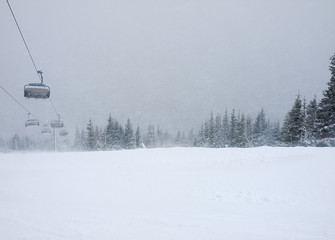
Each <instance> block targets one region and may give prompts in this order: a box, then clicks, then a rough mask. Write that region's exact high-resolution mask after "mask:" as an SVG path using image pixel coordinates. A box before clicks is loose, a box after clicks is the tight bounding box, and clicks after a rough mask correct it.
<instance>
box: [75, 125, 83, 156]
mask: <svg viewBox="0 0 335 240" xmlns="http://www.w3.org/2000/svg"><path fill="white" fill-rule="evenodd" d="M73 147H74V149H75V150H77V151H80V150H83V145H82V141H81V136H80V132H79V129H78V127H76V133H75V138H74V144H73Z"/></svg>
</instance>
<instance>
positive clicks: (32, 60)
mask: <svg viewBox="0 0 335 240" xmlns="http://www.w3.org/2000/svg"><path fill="white" fill-rule="evenodd" d="M6 2H7V4H8V7H9V10H10V12H11V13H12V16H13V18H14V21H15V23H16V26H17V29H18V30H19V32H20V35H21V38H22V40H23V42H24V45H25V46H26V49H27V51H28V54H29V56H30V59H31V62H32V63H33V65H34V68H35V70H36V73H37V75H38V78H39V79H40V80H41V81H42V79H41V76H40V74H39V73H38V70H37V67H36V64H35V61H34V59H33V57H32V55H31V53H30V50H29V48H28V45H27V43H26V40H25V39H24V37H23V34H22V31H21V28H20V26H19V24H18V22H17V20H16V17H15V15H14V12H13V10H12V7H11V6H10V4H9V1H8V0H6Z"/></svg>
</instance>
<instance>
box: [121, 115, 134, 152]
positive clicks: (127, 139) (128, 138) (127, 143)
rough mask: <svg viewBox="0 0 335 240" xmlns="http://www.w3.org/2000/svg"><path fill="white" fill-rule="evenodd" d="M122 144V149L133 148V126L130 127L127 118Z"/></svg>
mask: <svg viewBox="0 0 335 240" xmlns="http://www.w3.org/2000/svg"><path fill="white" fill-rule="evenodd" d="M123 142H124V148H126V149H133V148H135V139H134V131H133V126H132V124H131V122H130V119H129V118H128V120H127V124H126V126H125V128H124V138H123Z"/></svg>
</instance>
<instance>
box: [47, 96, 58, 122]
mask: <svg viewBox="0 0 335 240" xmlns="http://www.w3.org/2000/svg"><path fill="white" fill-rule="evenodd" d="M49 101H50V103H51V106H52V108H53V109H54V111H55V113H56V115H57V116H58V117H59V116H60V115H59V114H58V112H57V110H56V108H55V105H54V104H53V103H52V101H51V98H50V97H49Z"/></svg>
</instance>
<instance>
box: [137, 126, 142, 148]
mask: <svg viewBox="0 0 335 240" xmlns="http://www.w3.org/2000/svg"><path fill="white" fill-rule="evenodd" d="M141 143H142V141H141V132H140V127H138V126H137V128H136V133H135V146H136V148H140V147H141Z"/></svg>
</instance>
